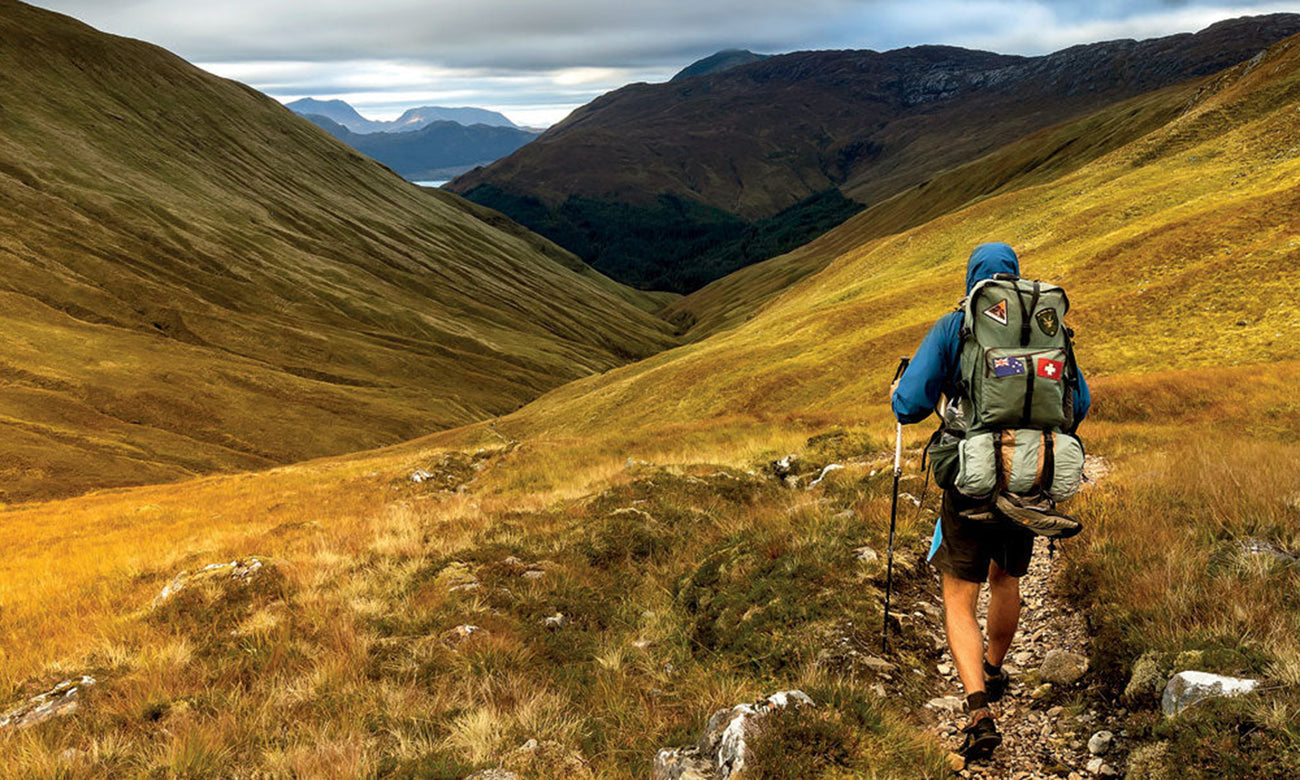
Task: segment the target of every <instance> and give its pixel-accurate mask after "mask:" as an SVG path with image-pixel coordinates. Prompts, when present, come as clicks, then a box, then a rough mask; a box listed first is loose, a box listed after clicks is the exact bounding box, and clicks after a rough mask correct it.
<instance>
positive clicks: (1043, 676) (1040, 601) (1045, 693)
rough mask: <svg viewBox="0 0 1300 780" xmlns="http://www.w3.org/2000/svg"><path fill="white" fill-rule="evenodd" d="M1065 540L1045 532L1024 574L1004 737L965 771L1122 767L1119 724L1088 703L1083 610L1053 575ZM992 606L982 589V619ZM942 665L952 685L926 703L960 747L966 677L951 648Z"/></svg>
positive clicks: (1014, 778) (1096, 772)
mask: <svg viewBox="0 0 1300 780" xmlns="http://www.w3.org/2000/svg"><path fill="white" fill-rule="evenodd" d="M1068 545H1069V542H1064V543H1061V542H1058V543H1057V554H1056V555H1055V556H1054V557H1053V556H1050V555H1049V553H1048V545H1047V541H1046V540H1045V539H1041V538H1040V539H1039V540H1038V542H1037V544H1036V546H1035V549H1034V558H1033V561H1032V562H1031V564H1030V567H1029V573H1028V574H1027V575H1026V576H1025V577H1023V578H1022V579H1021V581H1020V593H1021V595H1020V598H1021V603H1022V605H1023V609H1022V612H1021V616H1020V628H1019V630H1018V631H1017V633H1016V641H1015V643H1014V644H1013V645H1012V647H1011V652H1010V654H1009V655H1008V658H1007V660H1006V662H1005V664H1004V668H1005V669H1006V670H1007V672H1008V673H1010V675H1011V678H1012V684H1011V686H1010V687H1009V688H1008V690H1007V693H1006V695H1005V696H1004V697H1003V699H1002V701H1001V702H1000V703H998V704H997V705H994V712H995V713H996V714H997V717H998V730H999V731H1000V732H1001V733H1002V737H1003V742H1002V745H1001V747H999V748H998V749H997V750H996V751H994V754H993V756H992V757H991V758H989V759H988V760H985V761H979V762H972V763H971V764H969V765H967V766H966V767H965V768H963V769H961V770H960V771H959V772H958V774H959V775H960V776H961V777H972V778H974V777H980V778H999V780H1001V779H1003V778H1005V779H1006V780H1039V779H1040V778H1041V779H1042V780H1047V779H1048V778H1061V777H1066V778H1071V780H1079V778H1086V777H1096V776H1103V777H1105V776H1121V775H1122V774H1123V769H1124V758H1123V754H1124V752H1125V751H1124V744H1123V743H1124V739H1123V734H1122V732H1121V733H1120V734H1115V733H1113V732H1112V731H1110V730H1109V728H1108V724H1107V720H1108V716H1107V714H1103V713H1102V712H1100V711H1099V710H1097V709H1095V708H1093V707H1092V706H1091V705H1089V704H1088V703H1087V702H1089V700H1090V699H1092V697H1090V696H1087V695H1086V693H1087V687H1088V685H1089V684H1090V680H1089V674H1088V671H1087V660H1086V659H1087V658H1088V650H1089V647H1088V643H1089V636H1088V632H1087V627H1086V625H1085V623H1084V619H1083V616H1082V614H1080V613H1079V612H1078V611H1077V609H1076V608H1075V607H1074V606H1073V605H1072V604H1070V603H1069V602H1068V601H1066V600H1065V599H1063V598H1061V597H1060V596H1058V595H1056V589H1055V579H1056V577H1057V575H1058V573H1059V572H1060V571H1061V569H1062V568H1063V566H1064V560H1063V558H1062V555H1061V549H1062V548H1063V547H1066V546H1068ZM987 608H988V590H987V589H985V590H984V591H983V593H982V594H981V596H980V614H981V618H980V625H981V627H983V626H984V622H985V621H984V618H983V617H982V615H984V614H986V610H987ZM939 673H940V675H941V677H943V678H945V679H946V680H947V682H948V685H947V688H946V690H943V691H941V693H942V696H941V697H940V698H937V699H935V700H933V701H931V702H930V705H928V706H927V710H928V711H929V712H930V713H932V717H934V719H935V725H934V728H935V729H936V730H937V731H938V732H939V734H940V735H942V738H943V741H944V744H945V745H946V746H947V747H949V748H950V749H952V750H956V749H957V748H958V747H959V746H960V745H961V742H962V737H963V735H962V732H961V726H963V725H964V724H965V716H964V715H963V714H961V704H960V703H961V699H960V698H958V697H959V696H960V695H961V683H960V681H959V680H958V679H957V672H956V668H955V667H954V665H953V662H952V656H951V655H950V654H949V652H948V651H947V649H946V648H945V649H944V651H943V654H942V659H941V660H940V661H939ZM1114 714H1116V715H1119V716H1121V717H1122V715H1123V714H1124V713H1122V712H1118V713H1114ZM1119 719H1120V718H1116V720H1117V721H1118V720H1119Z"/></svg>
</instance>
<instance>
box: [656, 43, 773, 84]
mask: <svg viewBox="0 0 1300 780" xmlns="http://www.w3.org/2000/svg"><path fill="white" fill-rule="evenodd" d="M771 56H772V55H770V54H755V53H754V52H752V51H749V50H747V49H724V50H722V51H720V52H718V53H716V54H711V55H709V56H708V57H705V58H704V59H702V60H697V61H695V62H693V63H691V64H690V65H687V66H686V67H685V68H683V69H682V70H681V71H680V72H678V74H677V75H676V76H673V77H672V81H681V80H682V79H689V78H695V77H696V76H711V75H713V74H714V73H721V72H723V71H724V70H731V69H732V68H739V67H740V66H742V65H748V64H750V63H752V62H762V61H763V60H766V59H769V58H770V57H771Z"/></svg>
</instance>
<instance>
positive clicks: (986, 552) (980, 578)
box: [930, 490, 1034, 582]
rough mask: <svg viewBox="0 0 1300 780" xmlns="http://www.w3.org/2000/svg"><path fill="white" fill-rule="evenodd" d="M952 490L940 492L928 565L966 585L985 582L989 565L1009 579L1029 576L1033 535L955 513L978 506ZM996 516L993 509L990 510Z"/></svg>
mask: <svg viewBox="0 0 1300 780" xmlns="http://www.w3.org/2000/svg"><path fill="white" fill-rule="evenodd" d="M982 503H984V502H980V501H973V500H971V499H969V498H966V497H965V496H963V495H962V494H961V493H958V492H957V491H955V490H945V491H944V492H943V509H942V510H941V511H940V513H939V522H937V523H935V527H934V541H933V542H932V543H931V545H930V563H932V564H934V566H935V568H937V569H938V570H939V571H942V572H946V573H948V574H951V575H953V576H954V577H956V578H957V579H961V580H966V581H967V582H984V581H986V580H987V579H988V578H989V562H990V561H997V564H998V566H1001V567H1002V570H1003V571H1005V572H1006V573H1007V574H1010V575H1011V576H1012V577H1023V576H1025V574H1026V573H1028V572H1029V559H1030V558H1032V557H1033V556H1034V533H1033V532H1032V531H1027V530H1025V529H1023V528H1017V527H1016V526H1014V525H1011V524H1010V523H1009V522H1004V521H1002V520H1001V519H1000V518H999V519H998V520H995V521H988V522H985V521H979V520H971V519H968V518H965V517H962V516H961V515H959V514H958V513H959V512H961V511H963V510H967V509H972V508H975V507H978V506H980V504H982ZM990 511H992V512H993V513H994V515H995V516H996V515H997V514H998V511H997V509H996V508H990Z"/></svg>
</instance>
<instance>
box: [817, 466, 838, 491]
mask: <svg viewBox="0 0 1300 780" xmlns="http://www.w3.org/2000/svg"><path fill="white" fill-rule="evenodd" d="M843 468H844V467H843V466H842V465H840V464H838V463H830V464H827V465H826V467H825V468H823V469H822V473H820V474H818V475H817V479H814V480H813V481H812V482H809V483H808V489H809V490H812V489H813V488H815V487H817V486H818V485H820V484H821V483H822V480H823V479H826V475H827V474H830V473H832V472H835V471H840V470H841V469H843Z"/></svg>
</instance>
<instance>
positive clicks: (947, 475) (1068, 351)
mask: <svg viewBox="0 0 1300 780" xmlns="http://www.w3.org/2000/svg"><path fill="white" fill-rule="evenodd" d="M1069 308H1070V302H1069V299H1068V298H1066V295H1065V291H1064V290H1062V289H1061V288H1060V287H1057V286H1055V285H1051V284H1044V283H1042V282H1037V281H1033V280H1029V279H1020V278H1018V277H1015V276H1012V275H1009V274H998V275H996V276H994V277H993V278H991V279H985V280H983V281H981V282H979V283H978V284H976V285H975V286H974V288H972V289H971V291H970V295H968V296H967V297H966V300H964V301H963V302H962V304H961V311H962V312H963V322H962V329H961V339H962V342H961V350H960V357H959V364H958V375H957V376H956V377H955V378H954V381H953V382H952V386H953V389H954V390H955V395H956V397H955V398H952V399H948V403H946V404H945V405H944V406H943V407H942V408H941V410H940V417H941V421H942V422H941V425H940V429H939V430H938V431H936V432H935V436H934V438H933V439H931V444H930V447H929V454H930V457H931V459H932V463H933V470H934V476H935V481H936V482H937V483H938V484H939V485H940V486H942V487H944V488H956V489H957V490H958V491H959V492H960V493H962V494H963V495H965V496H967V497H970V498H975V499H988V500H989V501H990V502H996V503H997V505H998V507H999V508H1000V509H1004V510H1009V509H1013V508H1014V509H1015V510H1016V511H1015V512H1011V511H1004V514H1007V515H1009V516H1011V517H1012V519H1013V521H1017V522H1019V521H1020V520H1022V519H1023V518H1022V517H1020V515H1024V512H1021V511H1019V510H1020V509H1021V508H1022V507H1026V506H1027V507H1029V508H1030V516H1031V518H1038V513H1040V512H1049V513H1050V512H1051V510H1052V509H1053V508H1054V506H1055V503H1056V502H1058V501H1064V500H1066V499H1068V498H1070V497H1071V496H1073V495H1074V494H1075V492H1077V491H1078V489H1079V485H1080V483H1081V482H1082V479H1083V459H1084V452H1083V444H1082V443H1081V442H1080V441H1079V439H1078V438H1077V437H1075V436H1074V435H1073V430H1074V425H1075V423H1074V408H1073V405H1074V390H1075V387H1076V385H1077V384H1078V381H1079V379H1078V378H1079V372H1078V368H1077V366H1076V365H1075V362H1074V349H1073V344H1072V340H1071V337H1072V336H1073V334H1072V332H1071V331H1070V329H1069V328H1067V327H1065V323H1064V318H1065V314H1066V312H1067V311H1069ZM1011 505H1014V507H1012V506H1011ZM1066 519H1067V520H1068V518H1066ZM1035 522H1036V520H1034V519H1031V520H1030V521H1028V522H1025V523H1023V524H1024V525H1025V526H1026V527H1028V528H1030V529H1031V530H1034V531H1035V532H1037V533H1040V534H1043V535H1047V536H1055V537H1064V536H1068V535H1072V533H1077V524H1074V521H1072V520H1071V521H1069V523H1067V524H1066V525H1067V526H1068V527H1066V528H1062V527H1060V526H1061V523H1059V522H1057V521H1056V520H1051V519H1044V520H1043V521H1042V522H1039V523H1038V525H1039V527H1035Z"/></svg>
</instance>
